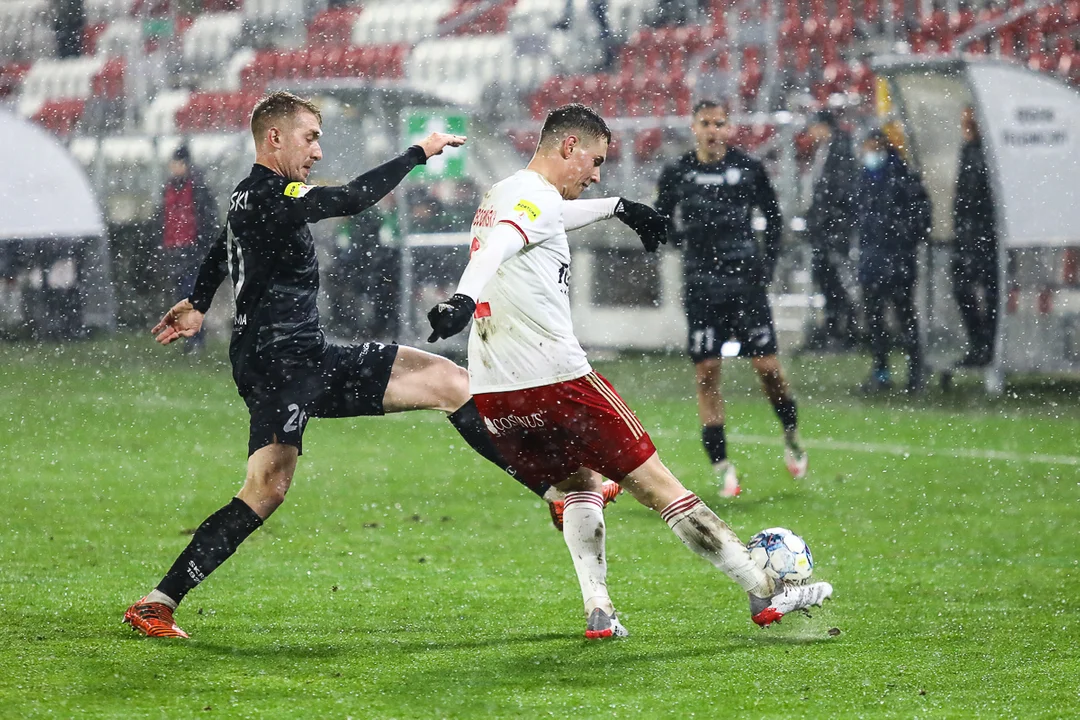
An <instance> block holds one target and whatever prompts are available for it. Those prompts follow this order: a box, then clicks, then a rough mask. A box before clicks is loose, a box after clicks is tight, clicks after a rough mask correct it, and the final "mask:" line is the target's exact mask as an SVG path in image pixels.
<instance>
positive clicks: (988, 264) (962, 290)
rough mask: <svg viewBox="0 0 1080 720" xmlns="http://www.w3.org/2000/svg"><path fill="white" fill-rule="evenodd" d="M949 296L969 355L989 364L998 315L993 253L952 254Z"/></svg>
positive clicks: (996, 276)
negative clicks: (961, 322)
mask: <svg viewBox="0 0 1080 720" xmlns="http://www.w3.org/2000/svg"><path fill="white" fill-rule="evenodd" d="M952 277H953V297H955V298H956V304H957V305H958V306H959V308H960V318H961V320H962V321H963V323H964V329H965V330H966V331H967V336H968V345H969V348H970V350H969V352H970V353H971V354H972V355H974V356H979V357H982V358H983V359H984V360H987V361H989V360H990V357H991V355H992V354H993V351H994V336H995V335H997V315H998V261H997V255H996V253H987V254H986V255H979V256H973V255H970V254H967V253H956V254H955V255H953V259H952Z"/></svg>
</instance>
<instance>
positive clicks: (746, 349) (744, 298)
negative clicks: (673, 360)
mask: <svg viewBox="0 0 1080 720" xmlns="http://www.w3.org/2000/svg"><path fill="white" fill-rule="evenodd" d="M686 319H687V343H686V347H687V351H688V352H689V353H690V359H691V360H693V361H694V362H695V363H699V362H701V361H702V360H705V359H707V358H717V357H720V347H721V346H722V345H723V344H724V343H725V342H727V341H728V340H735V341H737V342H738V343H739V351H738V355H739V356H740V357H764V356H766V355H775V354H776V353H777V348H776V329H775V328H774V327H773V319H772V310H771V309H770V308H769V297H768V295H766V294H765V288H763V287H758V288H748V289H747V290H745V291H742V292H738V293H729V294H724V295H714V296H705V295H702V294H700V293H695V292H693V291H691V292H689V293H687V299H686Z"/></svg>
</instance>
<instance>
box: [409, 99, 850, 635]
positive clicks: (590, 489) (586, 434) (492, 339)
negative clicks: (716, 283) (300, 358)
mask: <svg viewBox="0 0 1080 720" xmlns="http://www.w3.org/2000/svg"><path fill="white" fill-rule="evenodd" d="M610 141H611V132H610V131H609V130H608V127H607V124H606V123H605V122H604V120H603V118H601V117H600V116H599V115H598V114H597V113H596V112H595V111H593V110H591V109H590V108H587V107H585V106H584V105H580V104H576V103H575V104H571V105H564V106H563V107H560V108H558V109H556V110H554V111H552V112H551V113H550V114H549V115H548V117H547V120H546V121H545V123H544V128H543V130H542V132H541V135H540V141H539V143H538V145H537V149H536V154H535V155H534V156H533V159H532V161H531V162H530V163H529V165H528V167H526V168H525V169H524V170H520V171H518V172H517V173H515V174H513V175H511V176H510V177H508V178H506V179H505V180H503V181H501V182H499V183H497V184H496V185H495V186H494V187H493V188H492V189H491V190H490V191H488V193H487V194H486V195H485V196H484V198H483V200H482V201H481V204H480V209H479V210H477V212H476V216H475V218H474V219H473V225H472V236H473V238H472V249H471V255H470V259H469V264H468V266H467V267H466V268H465V271H464V273H463V274H462V276H461V280H460V282H459V284H458V288H457V293H456V294H454V296H453V297H451V298H450V299H449V300H447V301H445V302H442V303H439V304H438V305H436V306H435V307H434V308H432V309H431V311H430V312H429V313H428V319H429V321H430V322H431V326H432V330H433V332H432V334H431V337H430V338H429V340H430V341H432V342H434V341H435V340H438V339H439V338H447V337H450V336H452V335H454V334H456V333H458V332H461V331H462V330H463V329H464V328H465V326H466V325H468V323H469V319H470V318H474V322H473V327H472V332H471V334H470V336H469V381H470V390H471V392H472V394H473V396H474V398H475V399H476V405H477V408H478V409H479V410H480V414H481V416H482V417H483V418H484V421H485V424H486V425H487V428H488V430H489V431H490V432H491V434H492V436H493V439H494V441H495V444H496V446H497V447H498V448H499V450H500V452H501V453H502V454H503V455H504V457H505V458H506V459H507V460H508V461H510V462H511V463H513V465H514V466H515V467H516V468H517V470H518V473H519V476H520V477H523V478H525V480H526V481H527V482H534V483H541V482H546V483H548V484H550V485H553V486H555V487H557V488H558V489H559V490H561V491H563V492H565V493H566V497H565V510H564V533H563V534H564V537H565V539H566V545H567V547H568V548H569V550H570V554H571V557H572V558H573V561H574V568H575V570H576V571H577V575H578V580H579V582H580V584H581V593H582V598H583V600H584V601H585V615H586V618H587V624H586V631H585V636H586V637H587V638H602V637H619V636H625V635H627V634H628V633H627V631H626V628H625V627H623V625H622V624H621V623H620V622H619V620H618V616H617V614H616V611H615V607H614V605H613V603H612V601H611V598H610V596H609V595H608V590H607V561H606V557H605V553H604V539H605V537H604V536H605V531H604V530H605V526H604V513H603V499H602V496H601V494H600V489H601V486H600V483H601V478H600V475H604V476H606V477H609V478H611V479H612V480H615V481H616V482H618V483H619V484H620V485H621V486H622V487H623V489H624V490H626V491H628V492H629V493H630V494H631V495H633V496H634V497H635V498H636V499H637V500H638V501H639V502H641V503H642V504H643V505H645V506H646V507H649V508H652V509H653V510H656V511H657V512H659V513H660V515H661V517H662V518H663V519H664V520H665V521H666V522H667V524H668V525H669V526H670V527H671V529H672V530H673V531H674V532H675V534H676V535H677V536H678V537H679V538H680V539H681V540H682V541H683V543H685V544H686V545H687V546H688V547H689V548H690V549H691V550H693V551H694V552H696V553H697V554H698V555H701V556H702V557H704V558H706V559H707V560H709V561H710V562H711V563H713V565H715V566H716V567H717V568H718V569H720V570H721V571H722V572H724V573H725V574H726V575H727V576H728V577H730V578H731V579H732V580H734V581H735V582H736V583H738V584H739V585H740V586H741V587H742V588H743V590H745V591H746V592H747V593H748V595H749V597H750V613H751V616H752V619H753V621H754V622H755V623H757V624H758V625H761V626H766V625H769V624H771V623H773V622H775V621H777V620H779V619H780V618H781V617H783V616H784V615H785V614H787V613H789V612H792V611H794V610H799V609H803V608H807V607H809V606H811V605H817V604H820V603H821V602H822V601H823V600H824V599H825V598H828V597H829V596H830V595H831V594H832V586H831V585H829V584H828V583H824V582H819V583H814V584H811V585H800V586H787V587H786V586H783V585H781V584H779V583H777V582H776V581H774V580H772V579H771V578H769V577H768V576H767V575H766V574H765V572H764V570H762V569H761V568H759V567H758V566H757V565H756V564H755V563H754V561H753V560H751V558H750V553H749V552H748V551H747V549H746V547H745V546H744V545H743V543H742V542H741V541H740V540H739V538H738V537H737V536H736V535H735V533H734V532H733V531H732V530H731V528H729V527H728V526H727V525H726V524H725V523H724V522H723V521H722V520H720V518H718V517H717V516H716V514H715V513H713V511H712V510H710V509H709V508H708V507H707V506H706V505H705V504H704V503H703V502H702V501H701V500H700V499H698V497H697V496H696V495H694V494H693V493H692V492H690V491H688V490H687V489H686V488H684V487H683V486H682V484H681V483H680V482H679V481H678V479H676V478H675V476H674V475H672V473H671V471H670V470H668V469H667V468H666V467H665V466H664V464H663V463H662V462H661V461H660V458H659V456H658V455H657V453H656V448H655V447H654V446H653V443H652V440H651V439H650V438H649V435H648V433H646V432H645V429H644V428H643V427H642V426H641V423H640V422H639V421H638V419H637V417H636V416H635V415H634V413H633V412H632V411H631V410H630V408H629V407H627V405H626V403H625V402H623V400H622V398H620V397H619V395H618V393H617V392H615V389H614V388H613V387H612V386H611V384H610V383H608V382H607V380H605V379H604V378H603V377H601V376H600V375H599V374H598V373H596V372H594V371H593V369H592V368H591V367H590V365H589V361H588V359H587V358H586V356H585V351H584V350H582V348H581V345H580V344H579V343H578V341H577V338H576V337H575V335H574V328H573V324H572V322H571V319H570V299H569V275H570V247H569V244H568V242H567V236H566V233H567V231H569V230H575V229H577V228H580V227H582V226H584V225H587V224H589V223H592V222H595V221H598V220H603V219H606V218H610V217H616V218H619V219H620V220H622V221H623V222H625V223H626V224H627V225H629V226H630V227H631V228H632V229H633V230H634V231H635V232H636V233H637V234H638V235H639V236H640V237H641V239H642V242H643V244H644V245H645V247H646V249H647V250H650V251H653V250H656V248H657V247H658V246H659V244H660V243H661V242H664V241H665V239H666V227H667V223H666V219H665V218H663V216H661V215H659V214H658V213H657V212H656V211H655V210H653V209H652V208H650V207H648V206H646V205H642V204H640V203H635V202H632V201H629V200H626V199H624V198H603V199H595V200H579V199H577V198H578V196H580V195H581V193H582V192H583V191H584V190H585V189H586V188H587V187H589V185H591V184H593V183H595V182H599V180H600V166H601V165H602V164H603V162H604V160H605V158H606V157H607V150H608V144H609V143H610ZM597 473H599V475H598V474H597Z"/></svg>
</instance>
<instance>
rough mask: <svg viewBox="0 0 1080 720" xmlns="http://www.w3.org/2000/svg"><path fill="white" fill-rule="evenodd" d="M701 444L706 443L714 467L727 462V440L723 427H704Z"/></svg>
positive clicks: (706, 450)
mask: <svg viewBox="0 0 1080 720" xmlns="http://www.w3.org/2000/svg"><path fill="white" fill-rule="evenodd" d="M701 442H702V443H704V445H705V452H706V454H708V456H709V462H711V463H712V464H713V465H715V464H716V463H718V462H723V461H725V460H727V439H726V438H725V437H724V426H723V425H703V426H702V427H701Z"/></svg>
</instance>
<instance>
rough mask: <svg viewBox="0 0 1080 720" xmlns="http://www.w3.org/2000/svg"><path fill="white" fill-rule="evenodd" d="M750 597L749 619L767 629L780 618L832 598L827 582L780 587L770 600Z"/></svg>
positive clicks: (830, 586) (754, 596) (830, 588)
mask: <svg viewBox="0 0 1080 720" xmlns="http://www.w3.org/2000/svg"><path fill="white" fill-rule="evenodd" d="M747 594H748V595H749V596H750V619H751V620H753V621H754V622H756V623H757V624H758V625H760V626H761V627H768V626H769V625H772V624H773V623H774V622H780V618H782V617H784V616H785V615H787V614H788V613H791V612H795V611H796V610H806V609H807V608H810V607H812V606H814V605H821V603H823V602H824V601H825V600H828V599H829V598H831V597H832V585H830V584H829V583H827V582H817V583H811V584H809V585H781V586H780V587H779V589H778V591H777V592H776V594H775V595H773V596H772V597H771V598H759V597H757V596H756V595H753V594H751V593H747Z"/></svg>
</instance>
